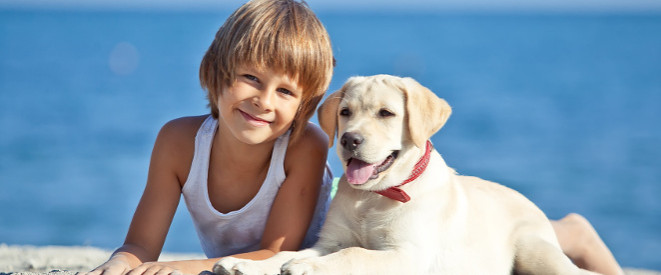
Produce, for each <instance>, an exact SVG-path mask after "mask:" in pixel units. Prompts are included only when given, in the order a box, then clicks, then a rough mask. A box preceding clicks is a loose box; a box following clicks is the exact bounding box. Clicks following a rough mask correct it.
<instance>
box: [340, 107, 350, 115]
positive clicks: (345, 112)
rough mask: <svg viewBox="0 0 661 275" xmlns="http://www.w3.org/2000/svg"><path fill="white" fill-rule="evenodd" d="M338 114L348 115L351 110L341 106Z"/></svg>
mask: <svg viewBox="0 0 661 275" xmlns="http://www.w3.org/2000/svg"><path fill="white" fill-rule="evenodd" d="M340 115H341V116H350V115H351V111H349V108H343V109H342V110H340Z"/></svg>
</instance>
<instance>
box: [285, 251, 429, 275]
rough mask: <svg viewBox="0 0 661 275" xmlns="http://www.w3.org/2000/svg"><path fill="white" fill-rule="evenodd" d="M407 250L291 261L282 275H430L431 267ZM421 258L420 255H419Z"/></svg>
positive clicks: (333, 255)
mask: <svg viewBox="0 0 661 275" xmlns="http://www.w3.org/2000/svg"><path fill="white" fill-rule="evenodd" d="M412 255H415V254H414V253H411V252H409V251H406V250H403V249H402V250H369V249H365V248H362V247H349V248H345V249H342V250H340V251H338V252H336V253H332V254H328V255H326V256H323V257H316V258H303V259H298V260H291V261H289V262H287V263H286V264H285V265H283V266H282V275H304V274H316V275H331V274H360V275H389V274H393V275H395V274H426V272H425V270H424V269H426V268H427V267H428V266H429V265H428V264H427V263H426V261H425V260H424V259H420V258H419V257H413V256H412ZM418 256H419V255H418Z"/></svg>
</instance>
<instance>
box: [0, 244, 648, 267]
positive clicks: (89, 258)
mask: <svg viewBox="0 0 661 275" xmlns="http://www.w3.org/2000/svg"><path fill="white" fill-rule="evenodd" d="M111 253H112V252H111V251H109V250H103V249H99V248H95V247H85V246H27V245H6V244H0V275H8V274H12V275H35V274H49V275H73V274H75V273H76V272H83V271H89V270H91V269H93V268H95V267H97V266H98V265H100V264H102V263H103V262H104V261H106V260H107V259H108V257H110V254H111ZM202 258H204V254H180V253H163V255H161V258H160V260H163V261H170V260H181V259H202ZM625 274H627V275H661V272H657V271H651V270H641V269H633V268H625Z"/></svg>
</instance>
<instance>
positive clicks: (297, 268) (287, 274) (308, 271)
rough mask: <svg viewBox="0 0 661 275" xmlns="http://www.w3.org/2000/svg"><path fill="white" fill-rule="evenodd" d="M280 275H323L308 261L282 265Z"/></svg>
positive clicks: (293, 261) (294, 261)
mask: <svg viewBox="0 0 661 275" xmlns="http://www.w3.org/2000/svg"><path fill="white" fill-rule="evenodd" d="M280 274H282V275H312V274H324V273H321V272H320V271H319V269H318V268H317V265H316V264H314V262H313V261H310V259H299V260H291V261H289V262H287V263H285V264H284V265H282V269H281V271H280Z"/></svg>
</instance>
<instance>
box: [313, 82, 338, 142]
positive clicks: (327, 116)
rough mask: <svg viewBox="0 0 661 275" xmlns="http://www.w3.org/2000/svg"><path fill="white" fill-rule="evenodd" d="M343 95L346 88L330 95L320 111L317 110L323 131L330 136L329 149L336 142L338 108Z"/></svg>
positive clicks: (320, 107)
mask: <svg viewBox="0 0 661 275" xmlns="http://www.w3.org/2000/svg"><path fill="white" fill-rule="evenodd" d="M343 95H344V87H342V89H340V90H338V91H336V92H334V93H332V94H331V95H329V96H328V98H326V100H325V101H324V103H322V104H321V106H319V110H317V116H318V118H319V124H320V125H321V129H323V130H324V132H326V135H328V147H329V148H330V147H331V146H333V140H335V131H336V130H337V108H338V106H339V105H340V101H342V96H343Z"/></svg>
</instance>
